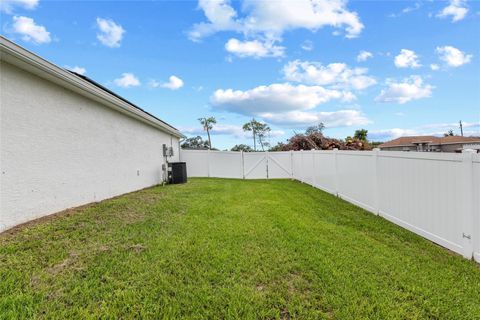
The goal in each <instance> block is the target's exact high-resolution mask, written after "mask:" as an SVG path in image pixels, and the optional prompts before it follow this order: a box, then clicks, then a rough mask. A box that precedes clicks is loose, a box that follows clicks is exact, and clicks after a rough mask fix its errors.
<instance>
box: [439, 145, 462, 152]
mask: <svg viewBox="0 0 480 320" xmlns="http://www.w3.org/2000/svg"><path fill="white" fill-rule="evenodd" d="M462 147H463V143H451V144H442V145H441V150H442V152H455V151H456V150H458V149H462Z"/></svg>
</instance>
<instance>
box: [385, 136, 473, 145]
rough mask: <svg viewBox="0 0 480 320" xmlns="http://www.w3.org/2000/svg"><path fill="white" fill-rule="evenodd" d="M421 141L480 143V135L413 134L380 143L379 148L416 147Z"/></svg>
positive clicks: (441, 143) (433, 143)
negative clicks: (442, 135)
mask: <svg viewBox="0 0 480 320" xmlns="http://www.w3.org/2000/svg"><path fill="white" fill-rule="evenodd" d="M419 143H428V144H430V145H444V144H457V143H460V144H461V143H480V137H462V136H448V137H435V136H411V137H400V138H397V139H394V140H391V141H387V142H385V143H382V144H381V145H379V146H378V147H379V148H393V147H414V146H416V145H417V144H419Z"/></svg>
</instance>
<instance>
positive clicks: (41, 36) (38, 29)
mask: <svg viewBox="0 0 480 320" xmlns="http://www.w3.org/2000/svg"><path fill="white" fill-rule="evenodd" d="M12 27H13V29H12V31H13V32H15V33H18V34H20V35H21V36H22V40H23V41H26V42H33V43H36V44H42V43H49V42H51V41H52V38H51V37H50V32H48V31H47V29H45V27H44V26H40V25H38V24H36V23H35V21H33V19H32V18H28V17H22V16H14V17H13V25H12Z"/></svg>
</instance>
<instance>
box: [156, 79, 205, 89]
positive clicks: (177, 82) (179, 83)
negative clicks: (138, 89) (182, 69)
mask: <svg viewBox="0 0 480 320" xmlns="http://www.w3.org/2000/svg"><path fill="white" fill-rule="evenodd" d="M183 84H184V83H183V80H182V79H180V78H179V77H177V76H170V78H168V82H164V83H160V82H157V81H155V80H152V81H150V86H151V87H152V88H159V87H160V88H167V89H170V90H177V89H180V88H181V87H183ZM202 89H203V88H202Z"/></svg>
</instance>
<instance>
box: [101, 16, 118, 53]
mask: <svg viewBox="0 0 480 320" xmlns="http://www.w3.org/2000/svg"><path fill="white" fill-rule="evenodd" d="M97 27H98V29H99V30H100V32H99V33H97V39H98V40H99V41H100V42H101V43H102V44H104V45H106V46H107V47H110V48H117V47H120V42H121V41H122V38H123V34H124V33H125V30H124V29H123V28H122V26H121V25H119V24H116V23H115V22H114V21H113V20H110V19H103V18H97Z"/></svg>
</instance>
